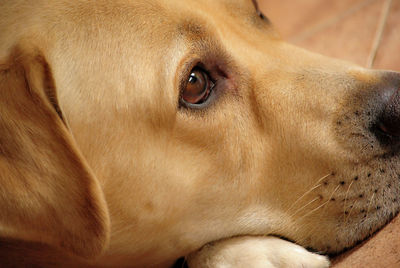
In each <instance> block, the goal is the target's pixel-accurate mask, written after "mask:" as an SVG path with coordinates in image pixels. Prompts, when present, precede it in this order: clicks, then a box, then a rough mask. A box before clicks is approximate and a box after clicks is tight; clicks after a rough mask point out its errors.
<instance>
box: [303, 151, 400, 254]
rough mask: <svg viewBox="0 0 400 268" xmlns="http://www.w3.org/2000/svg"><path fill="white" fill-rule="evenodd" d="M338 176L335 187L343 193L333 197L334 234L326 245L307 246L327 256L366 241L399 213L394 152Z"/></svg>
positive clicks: (398, 158) (399, 175)
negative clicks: (334, 208) (334, 210)
mask: <svg viewBox="0 0 400 268" xmlns="http://www.w3.org/2000/svg"><path fill="white" fill-rule="evenodd" d="M338 176H340V175H339V174H338ZM341 177H342V178H343V180H341V181H340V182H339V184H340V187H343V189H344V191H341V193H338V194H335V200H336V201H335V202H332V203H336V204H335V205H336V206H337V209H338V211H337V212H336V215H335V213H334V214H333V217H332V220H333V221H334V222H335V225H336V234H332V235H334V236H335V237H330V238H329V239H327V240H326V241H330V243H329V242H325V244H323V245H307V246H309V247H311V248H314V249H315V250H317V251H318V252H324V253H327V254H330V255H336V254H339V253H342V252H343V251H345V250H348V249H349V248H352V247H354V246H356V245H358V244H359V243H361V242H362V241H365V240H367V239H368V238H370V237H371V236H372V235H373V234H375V233H376V232H377V231H379V230H380V229H382V228H383V227H384V226H385V225H386V224H388V223H389V222H390V221H391V220H392V219H393V218H394V217H395V216H396V215H397V214H398V213H399V211H400V155H399V152H398V151H397V150H396V151H392V152H390V153H388V154H384V155H381V156H378V157H376V158H374V159H373V160H372V161H369V162H367V163H365V164H358V165H357V166H355V167H354V172H351V173H349V174H348V175H347V176H345V175H342V176H341ZM343 182H344V184H343V185H342V183H343ZM311 241H313V240H312V239H311Z"/></svg>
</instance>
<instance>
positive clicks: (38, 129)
mask: <svg viewBox="0 0 400 268" xmlns="http://www.w3.org/2000/svg"><path fill="white" fill-rule="evenodd" d="M56 95H57V94H56V85H55V83H54V81H53V77H52V72H51V68H50V66H49V65H48V63H47V62H46V59H45V58H44V57H43V56H42V55H41V53H39V52H32V53H27V52H26V51H24V50H22V49H16V50H14V52H13V53H12V55H11V56H10V57H9V58H8V59H7V60H6V62H2V63H0V237H4V238H7V237H8V238H12V239H19V240H23V241H30V242H32V241H33V242H40V243H45V244H48V245H51V246H55V247H58V248H62V249H64V250H67V251H68V252H70V253H73V254H75V255H78V256H82V257H94V256H96V255H98V254H100V253H101V252H102V250H103V249H104V247H105V246H106V243H107V241H108V235H109V216H108V211H107V208H106V204H105V200H104V197H103V193H102V191H101V188H100V186H99V183H98V181H97V180H96V178H95V176H94V175H93V173H92V171H91V170H90V168H89V167H88V165H87V163H86V162H85V160H84V158H83V157H82V155H81V153H80V152H79V150H78V149H77V146H76V145H75V142H74V140H73V138H72V135H71V134H70V132H69V130H68V128H67V126H66V124H65V122H64V120H63V117H62V114H61V111H60V109H59V106H58V104H57V98H56Z"/></svg>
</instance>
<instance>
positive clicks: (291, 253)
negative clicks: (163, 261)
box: [187, 236, 329, 268]
mask: <svg viewBox="0 0 400 268" xmlns="http://www.w3.org/2000/svg"><path fill="white" fill-rule="evenodd" d="M187 262H188V265H189V267H190V268H229V267H235V268H242V267H243V268H245V267H246V268H248V267H252V268H261V267H263V268H264V267H268V268H269V267H271V268H281V267H282V268H283V267H287V268H292V267H293V268H297V267H299V268H325V267H329V261H328V259H327V258H326V257H325V256H321V255H318V254H314V253H311V252H309V251H307V250H306V249H304V248H303V247H300V246H298V245H296V244H294V243H291V242H288V241H285V240H282V239H279V238H276V237H272V236H265V237H259V236H257V237H252V236H243V237H235V238H231V239H226V240H222V241H218V242H214V243H211V244H208V245H206V246H204V247H203V248H202V249H200V250H199V251H197V252H194V253H192V254H190V255H189V256H188V257H187Z"/></svg>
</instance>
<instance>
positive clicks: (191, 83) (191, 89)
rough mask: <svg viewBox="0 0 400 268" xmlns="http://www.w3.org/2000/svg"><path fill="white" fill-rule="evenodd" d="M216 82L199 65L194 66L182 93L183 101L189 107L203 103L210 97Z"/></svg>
mask: <svg viewBox="0 0 400 268" xmlns="http://www.w3.org/2000/svg"><path fill="white" fill-rule="evenodd" d="M213 87H214V83H213V82H212V81H211V79H210V76H209V75H208V74H207V72H205V71H204V70H203V69H201V68H199V67H195V68H193V70H192V71H191V72H190V75H189V77H188V79H187V82H186V84H185V86H184V88H183V90H182V93H181V102H183V104H184V105H185V106H187V107H189V108H194V107H196V106H198V105H201V104H203V103H204V102H206V101H207V99H208V98H209V97H210V94H211V92H212V90H213Z"/></svg>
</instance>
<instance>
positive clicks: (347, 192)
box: [343, 181, 354, 218]
mask: <svg viewBox="0 0 400 268" xmlns="http://www.w3.org/2000/svg"><path fill="white" fill-rule="evenodd" d="M353 183H354V181H352V182H351V183H350V185H349V187H348V188H347V191H346V194H345V196H344V204H343V215H344V217H343V218H345V217H346V214H345V212H346V202H347V195H348V194H349V191H350V188H351V186H352V185H353Z"/></svg>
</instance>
